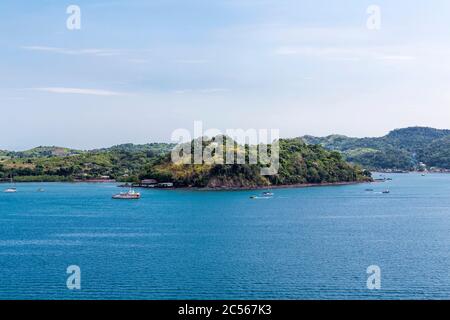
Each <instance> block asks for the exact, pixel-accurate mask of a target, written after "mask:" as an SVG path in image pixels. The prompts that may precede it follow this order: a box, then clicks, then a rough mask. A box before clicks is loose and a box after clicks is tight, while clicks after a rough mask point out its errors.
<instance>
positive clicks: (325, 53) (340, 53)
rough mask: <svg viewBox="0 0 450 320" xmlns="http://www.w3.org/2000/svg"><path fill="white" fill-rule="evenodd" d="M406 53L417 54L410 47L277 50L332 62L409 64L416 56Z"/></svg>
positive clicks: (279, 53) (278, 52) (294, 47)
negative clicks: (377, 61) (366, 60)
mask: <svg viewBox="0 0 450 320" xmlns="http://www.w3.org/2000/svg"><path fill="white" fill-rule="evenodd" d="M404 52H408V53H410V52H417V50H414V49H412V48H409V47H390V46H385V47H383V46H380V47H363V46H361V47H358V46H354V47H339V46H283V47H279V48H277V49H276V50H275V55H280V56H306V57H313V58H323V59H330V60H347V61H360V60H363V59H374V60H382V61H390V62H408V61H414V60H416V59H417V57H416V56H414V55H410V54H404Z"/></svg>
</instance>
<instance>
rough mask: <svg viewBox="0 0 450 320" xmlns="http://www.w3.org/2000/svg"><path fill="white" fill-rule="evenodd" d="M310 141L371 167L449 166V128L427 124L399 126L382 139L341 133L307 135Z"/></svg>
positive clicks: (401, 168)
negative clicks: (323, 135) (423, 125)
mask: <svg viewBox="0 0 450 320" xmlns="http://www.w3.org/2000/svg"><path fill="white" fill-rule="evenodd" d="M302 139H303V140H304V141H305V142H306V143H308V144H319V145H322V146H323V147H325V148H326V149H329V150H335V151H339V152H342V153H343V155H344V157H345V159H346V160H347V161H350V162H353V163H356V164H360V165H362V166H363V167H366V168H369V169H399V170H413V169H418V168H419V164H420V163H421V162H422V163H424V164H425V165H426V166H428V167H437V168H442V169H450V130H440V129H434V128H428V127H410V128H404V129H396V130H393V131H391V132H389V134H387V135H386V136H383V137H379V138H352V137H346V136H342V135H331V136H327V137H313V136H304V137H302Z"/></svg>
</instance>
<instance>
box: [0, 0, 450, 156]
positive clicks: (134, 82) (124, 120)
mask: <svg viewBox="0 0 450 320" xmlns="http://www.w3.org/2000/svg"><path fill="white" fill-rule="evenodd" d="M72 4H75V5H78V6H79V7H80V8H81V14H82V15H81V30H75V31H70V30H68V29H67V28H66V19H67V18H68V14H66V8H67V7H68V6H69V5H72ZM373 4H375V5H378V6H379V7H380V8H381V13H382V15H381V30H379V31H371V30H368V29H367V27H366V20H367V18H368V14H367V13H366V10H367V7H368V6H369V5H373ZM449 71H450V3H449V2H448V1H445V0H434V1H429V2H424V1H418V0H413V1H411V0H410V1H406V0H397V1H363V0H343V1H331V0H328V1H324V0H311V1H305V0H297V1H294V0H214V1H211V0H209V1H208V0H204V1H200V0H194V1H181V0H164V1H163V0H154V1H152V0H148V1H141V0H134V1H133V0H128V1H117V0H116V1H114V0H110V1H99V0H89V1H68V2H66V1H61V0H58V1H51V0H47V1H44V0H41V1H33V2H31V1H25V0H15V1H12V0H3V1H1V2H0V74H1V76H0V108H1V118H2V124H1V126H0V149H15V150H20V149H26V148H30V147H34V146H37V145H59V146H68V147H73V148H82V149H89V148H95V147H103V146H110V145H114V144H119V143H127V142H133V143H147V142H152V141H169V140H170V136H171V133H172V132H173V131H174V130H175V129H177V128H187V129H191V130H193V122H194V121H195V120H201V121H203V123H204V127H205V128H219V129H221V130H225V129H227V128H243V129H248V128H255V129H264V128H267V129H270V128H278V129H280V134H281V136H283V137H294V136H300V135H303V134H313V135H327V134H332V133H341V134H347V135H351V136H378V135H383V134H385V133H386V132H387V131H389V130H391V129H393V128H397V127H404V126H411V125H427V126H434V127H440V128H444V127H450V121H449V119H450V90H449V89H450V72H449Z"/></svg>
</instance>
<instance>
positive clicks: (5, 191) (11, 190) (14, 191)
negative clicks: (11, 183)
mask: <svg viewBox="0 0 450 320" xmlns="http://www.w3.org/2000/svg"><path fill="white" fill-rule="evenodd" d="M3 192H4V193H16V192H17V189H16V188H8V189H5V190H4V191H3Z"/></svg>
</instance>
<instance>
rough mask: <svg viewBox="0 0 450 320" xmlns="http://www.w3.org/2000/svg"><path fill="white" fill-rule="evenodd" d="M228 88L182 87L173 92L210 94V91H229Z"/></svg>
mask: <svg viewBox="0 0 450 320" xmlns="http://www.w3.org/2000/svg"><path fill="white" fill-rule="evenodd" d="M229 91H230V89H227V88H205V89H182V90H175V93H177V94H185V93H205V94H212V93H222V92H229Z"/></svg>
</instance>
